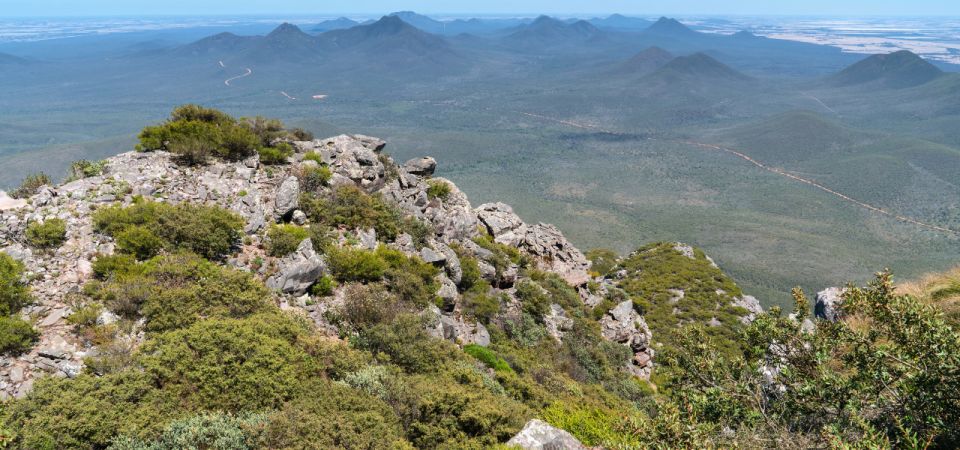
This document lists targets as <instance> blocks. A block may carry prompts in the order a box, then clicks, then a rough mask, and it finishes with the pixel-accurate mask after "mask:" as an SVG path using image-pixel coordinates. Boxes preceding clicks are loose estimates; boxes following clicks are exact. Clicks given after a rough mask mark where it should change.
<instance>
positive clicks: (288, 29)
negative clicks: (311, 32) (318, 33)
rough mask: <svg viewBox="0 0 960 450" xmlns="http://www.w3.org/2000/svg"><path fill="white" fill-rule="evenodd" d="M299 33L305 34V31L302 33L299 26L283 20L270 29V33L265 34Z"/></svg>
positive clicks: (274, 35)
mask: <svg viewBox="0 0 960 450" xmlns="http://www.w3.org/2000/svg"><path fill="white" fill-rule="evenodd" d="M299 34H306V33H304V32H303V30H301V29H300V27H298V26H296V25H294V24H292V23H288V22H284V23H282V24H280V26H278V27H277V28H274V29H273V31H271V32H270V34H268V35H267V37H271V36H273V37H276V36H284V35H299Z"/></svg>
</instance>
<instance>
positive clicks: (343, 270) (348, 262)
mask: <svg viewBox="0 0 960 450" xmlns="http://www.w3.org/2000/svg"><path fill="white" fill-rule="evenodd" d="M326 253H327V263H328V264H329V265H330V272H331V274H333V276H334V277H335V278H336V279H337V281H340V282H359V283H372V282H376V281H380V280H382V279H383V276H384V274H385V273H386V272H387V269H388V268H389V266H388V265H387V262H386V261H384V260H383V258H381V257H380V256H378V255H377V254H376V252H373V251H371V250H360V249H353V248H337V247H334V246H331V247H330V248H328V249H327V252H326Z"/></svg>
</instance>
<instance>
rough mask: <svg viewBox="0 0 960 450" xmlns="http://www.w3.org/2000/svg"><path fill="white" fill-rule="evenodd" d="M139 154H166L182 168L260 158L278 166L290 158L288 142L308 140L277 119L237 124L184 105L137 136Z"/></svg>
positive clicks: (210, 111) (219, 114) (227, 117)
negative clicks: (170, 154) (184, 166)
mask: <svg viewBox="0 0 960 450" xmlns="http://www.w3.org/2000/svg"><path fill="white" fill-rule="evenodd" d="M139 139H140V143H139V144H138V145H137V150H139V151H154V150H165V151H169V152H171V153H173V154H175V155H177V156H178V157H179V159H180V161H182V162H183V163H185V164H191V165H194V164H205V163H206V162H207V161H209V160H210V159H211V158H222V159H226V160H232V161H236V160H241V159H244V158H247V157H250V156H253V155H254V154H257V153H259V154H260V161H261V162H262V163H264V164H281V163H283V162H285V161H286V160H287V158H289V157H290V156H291V155H292V154H293V147H292V146H291V145H290V144H289V143H288V142H286V141H287V140H309V139H313V136H312V135H310V134H309V133H307V132H305V131H303V130H298V129H295V130H287V129H286V128H285V127H284V126H283V123H282V122H280V121H279V120H276V119H266V118H263V117H255V118H252V119H240V120H237V119H235V118H233V117H231V116H230V115H228V114H226V113H224V112H221V111H217V110H215V109H210V108H204V107H201V106H197V105H184V106H180V107H178V108H176V109H174V110H173V113H171V115H170V118H169V119H168V120H167V122H166V123H164V124H162V125H156V126H150V127H147V128H144V129H143V131H141V132H140V136H139Z"/></svg>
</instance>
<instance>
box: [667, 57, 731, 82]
mask: <svg viewBox="0 0 960 450" xmlns="http://www.w3.org/2000/svg"><path fill="white" fill-rule="evenodd" d="M656 74H660V75H661V76H663V77H665V78H666V79H668V80H672V79H676V78H684V79H692V80H695V81H718V80H727V81H742V80H746V79H748V78H749V77H747V76H746V75H744V74H742V73H740V72H737V71H736V70H734V69H732V68H730V66H727V65H726V64H724V63H722V62H720V61H717V60H716V59H714V58H713V57H712V56H710V55H707V54H706V53H702V52H698V53H694V54H692V55H688V56H678V57H676V58H674V59H673V60H671V61H670V62H668V63H667V64H666V65H664V66H663V67H662V68H661V69H660V70H658V71H657V73H656ZM656 74H655V75H656Z"/></svg>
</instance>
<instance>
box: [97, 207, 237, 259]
mask: <svg viewBox="0 0 960 450" xmlns="http://www.w3.org/2000/svg"><path fill="white" fill-rule="evenodd" d="M93 224H94V228H95V229H96V230H97V231H99V232H102V233H104V234H107V235H109V236H112V237H114V238H116V239H117V240H118V247H119V249H120V250H121V251H124V252H126V253H129V254H132V255H134V256H136V257H137V258H138V259H146V258H148V257H151V256H154V255H156V254H157V253H159V252H160V250H166V251H174V250H177V249H185V250H190V251H192V252H194V253H197V254H198V255H200V256H203V257H205V258H208V259H222V258H224V257H225V256H226V255H227V254H228V253H229V252H230V251H231V250H232V249H233V247H234V246H235V245H236V244H237V242H239V240H240V234H241V230H242V228H243V219H241V218H240V217H239V216H237V215H236V214H234V213H232V212H230V211H227V210H225V209H221V208H218V207H215V206H203V205H192V204H188V203H183V204H178V205H170V204H168V203H159V202H152V201H149V200H144V199H137V200H136V201H135V202H134V204H133V205H131V206H128V207H123V206H110V207H106V208H101V209H99V210H97V211H96V212H95V213H94V215H93ZM121 238H122V239H121Z"/></svg>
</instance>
